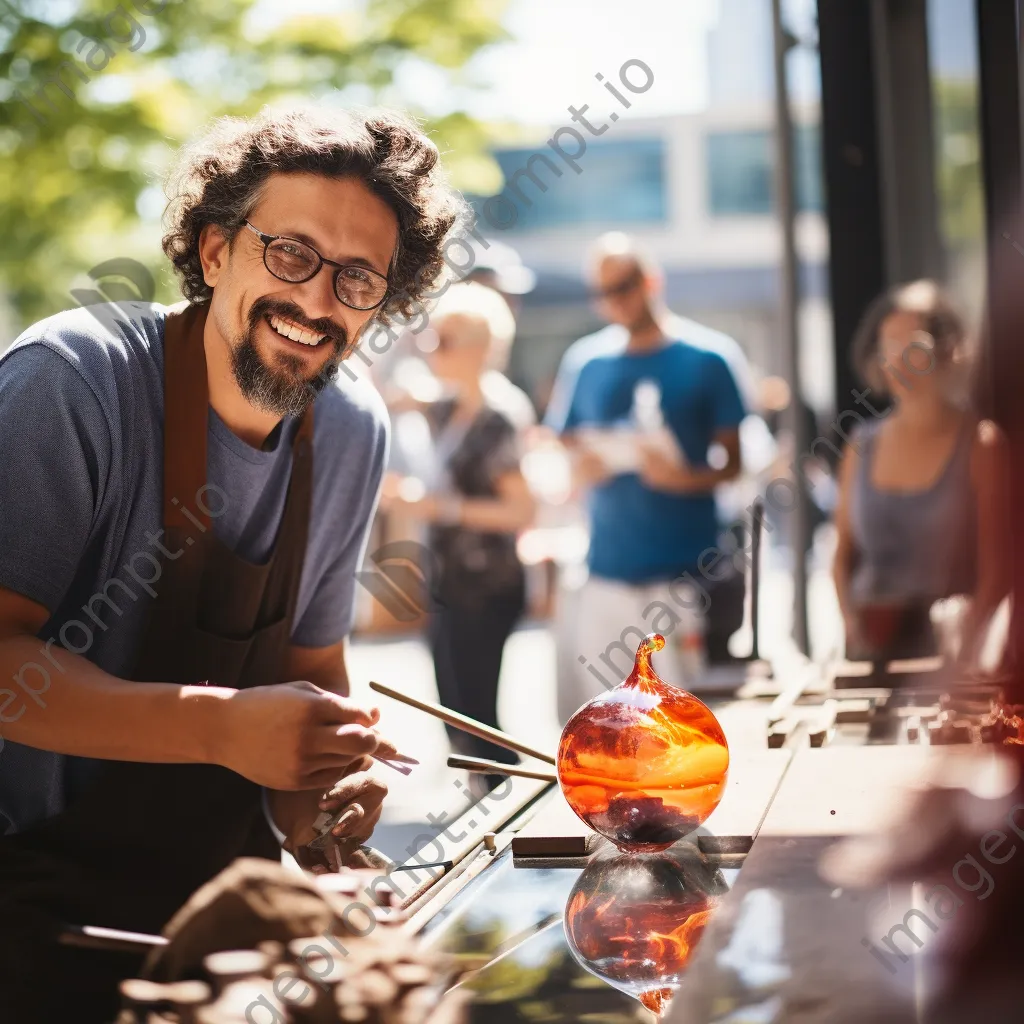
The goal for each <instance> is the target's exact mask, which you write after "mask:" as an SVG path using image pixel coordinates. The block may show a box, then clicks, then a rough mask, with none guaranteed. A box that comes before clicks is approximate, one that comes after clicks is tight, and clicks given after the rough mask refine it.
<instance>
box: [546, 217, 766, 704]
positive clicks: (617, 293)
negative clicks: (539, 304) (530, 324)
mask: <svg viewBox="0 0 1024 1024" xmlns="http://www.w3.org/2000/svg"><path fill="white" fill-rule="evenodd" d="M590 273H591V282H592V288H593V294H594V298H595V301H596V303H597V306H598V308H599V310H600V311H601V313H602V314H603V315H604V316H605V317H606V318H607V319H608V320H609V321H610V322H611V326H610V327H609V328H607V329H605V330H603V331H599V332H598V333H597V334H594V335H591V336H589V337H586V338H583V339H580V340H579V341H577V342H576V343H575V344H574V345H572V346H571V347H570V348H569V350H568V351H567V352H566V354H565V356H564V358H563V361H562V365H561V367H560V369H559V374H558V379H557V381H556V385H555V392H554V394H553V396H552V400H551V403H550V405H549V407H548V413H547V417H546V422H547V423H548V425H549V426H551V427H552V428H553V429H554V430H555V431H556V432H557V433H558V434H559V435H560V436H561V437H562V439H563V441H564V442H565V444H566V445H567V446H568V447H569V448H570V450H571V452H572V454H573V457H574V462H575V469H576V475H577V480H578V482H579V484H580V486H581V487H582V488H584V489H585V491H586V492H587V496H588V506H589V514H590V525H591V536H590V550H589V554H588V560H587V562H588V569H589V578H588V580H587V582H586V584H585V585H584V587H583V589H582V591H581V593H580V595H579V601H578V607H577V609H576V619H575V621H576V623H577V627H576V629H577V636H576V638H575V644H576V650H575V652H574V653H577V652H578V656H579V664H578V666H577V672H576V673H575V675H574V677H573V679H572V680H561V681H560V690H561V692H560V693H559V716H560V718H562V720H563V721H564V720H565V719H566V718H567V717H568V715H569V714H571V713H572V712H573V711H575V710H576V708H577V707H579V706H580V705H581V704H583V703H584V702H586V701H587V700H590V699H591V698H592V697H593V696H595V695H596V694H598V693H600V692H601V688H602V685H606V686H607V685H612V686H614V685H616V684H617V683H618V682H620V681H621V678H622V677H623V676H624V675H625V674H626V672H628V670H629V665H628V664H627V660H626V659H625V658H623V659H622V661H621V664H620V665H618V666H617V668H618V669H621V675H616V673H615V672H614V671H612V668H611V665H610V664H609V663H610V658H603V657H602V655H605V654H606V652H608V651H609V650H612V649H614V648H613V647H612V648H610V647H609V645H614V644H617V643H618V644H619V646H621V643H620V638H622V637H623V636H624V635H625V636H629V635H630V633H629V631H630V630H633V631H634V632H635V631H637V630H640V631H641V632H650V631H652V630H656V631H658V632H663V633H672V632H673V631H674V630H675V629H676V627H677V626H680V631H679V632H680V635H684V636H688V635H690V634H691V633H693V632H695V631H696V630H697V629H699V619H700V617H701V616H702V615H703V614H704V613H706V611H707V607H708V606H709V605H710V600H709V599H708V595H707V592H706V590H704V591H703V593H701V592H697V593H694V594H690V595H689V596H688V597H684V601H685V604H686V605H687V606H688V607H681V606H680V602H679V601H678V600H676V599H675V598H674V597H673V595H672V593H671V592H670V584H672V583H673V581H675V580H676V579H677V578H678V577H679V576H680V575H681V574H683V573H686V572H690V573H691V574H692V576H693V578H694V579H695V580H698V581H699V580H700V579H701V574H700V572H699V571H698V568H697V560H698V557H699V556H700V554H701V552H702V551H704V550H705V549H707V548H711V547H714V545H715V544H716V539H717V536H718V521H717V516H716V506H715V498H714V490H715V488H716V487H717V485H719V484H721V483H724V482H725V481H728V480H732V479H734V478H735V477H737V476H738V475H739V473H740V441H739V425H740V423H741V421H742V420H743V418H744V416H745V415H746V411H745V406H744V400H743V397H742V396H741V392H740V388H739V387H738V386H737V380H736V378H735V376H734V374H733V373H732V372H731V370H730V365H729V363H728V362H727V360H726V358H725V356H724V354H723V352H725V351H729V352H730V353H731V355H732V358H734V359H738V360H742V355H741V354H740V355H739V356H738V357H737V355H736V353H737V352H738V346H736V343H735V342H733V341H732V340H731V339H727V338H724V336H722V335H717V334H716V333H715V332H709V331H707V329H705V328H700V326H699V325H695V328H694V329H691V327H690V322H689V321H682V320H681V318H676V317H672V316H671V315H670V314H668V312H667V311H666V310H665V309H664V307H663V306H662V304H661V302H660V299H659V295H660V289H661V279H660V275H659V274H658V273H657V271H656V269H655V268H654V267H653V265H652V264H651V263H650V261H649V260H647V259H646V258H645V257H644V256H643V255H641V254H640V253H639V252H638V251H637V250H636V249H635V247H634V246H633V245H632V243H631V242H630V241H629V239H628V238H626V236H624V235H621V234H619V233H613V234H611V235H607V236H604V237H603V238H601V239H600V240H599V241H598V243H597V245H596V246H595V249H594V251H593V254H592V263H591V270H590ZM677 327H678V328H679V330H678V331H677V329H676V328H677ZM691 338H693V339H694V340H693V341H691ZM590 431H597V432H598V434H597V436H598V437H600V438H602V439H603V440H602V441H601V442H598V443H588V441H587V437H588V433H589V432H590ZM616 436H618V438H619V440H618V442H616ZM605 442H607V443H605ZM712 445H718V446H720V448H721V454H722V458H721V460H720V462H719V465H718V466H717V467H714V468H713V467H712V466H711V465H709V460H708V454H709V449H710V448H711V447H712ZM675 589H676V592H677V593H679V592H680V587H678V586H676V588H675ZM659 607H663V608H664V609H665V610H664V611H661V612H660V614H659V612H657V611H653V610H654V609H655V608H659ZM652 611H653V615H652ZM673 620H674V621H673ZM624 631H626V632H625V634H624ZM634 642H635V641H634ZM680 648H681V645H680V644H678V643H675V644H673V643H670V644H668V645H666V647H665V649H664V650H663V651H662V652H661V653H660V654H659V655H658V657H659V659H661V661H662V665H663V666H664V667H663V668H659V673H660V674H661V675H662V676H663V677H664V678H665V679H667V680H669V681H670V682H676V683H678V684H680V685H685V684H686V683H690V684H692V683H693V682H694V680H693V679H692V678H691V676H692V675H693V674H694V671H695V666H688V667H687V668H686V669H684V661H683V658H682V657H681V650H680ZM599 659H601V660H599ZM584 660H589V661H591V662H593V663H594V664H593V666H592V667H594V668H595V670H596V671H597V672H598V673H600V672H601V671H603V672H604V673H605V680H604V683H603V684H602V680H601V678H599V677H598V676H596V675H595V673H594V672H591V671H589V670H588V668H587V667H586V666H585V665H584V664H583V662H584ZM602 661H604V666H602ZM613 676H615V677H614V678H613Z"/></svg>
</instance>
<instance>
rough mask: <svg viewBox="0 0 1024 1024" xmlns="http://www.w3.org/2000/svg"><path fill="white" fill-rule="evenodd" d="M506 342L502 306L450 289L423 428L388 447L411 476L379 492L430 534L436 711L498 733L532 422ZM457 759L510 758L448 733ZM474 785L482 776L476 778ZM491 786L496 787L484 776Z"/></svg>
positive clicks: (425, 338)
mask: <svg viewBox="0 0 1024 1024" xmlns="http://www.w3.org/2000/svg"><path fill="white" fill-rule="evenodd" d="M514 332H515V322H514V321H513V319H512V314H511V312H510V311H509V308H508V306H507V305H506V303H505V300H504V299H503V298H502V297H501V295H499V294H498V292H496V291H494V290H493V289H491V288H487V287H485V286H484V285H482V284H477V283H468V284H456V285H453V286H452V287H451V288H449V289H448V290H447V291H446V292H445V294H444V295H442V296H441V298H440V299H439V300H438V304H437V307H436V309H435V310H434V312H433V315H432V316H431V319H430V327H429V328H427V329H426V330H424V331H423V332H422V333H421V334H420V342H421V345H422V346H423V347H424V348H425V349H426V351H427V359H428V362H429V365H430V369H431V371H432V372H433V374H434V376H435V378H436V380H437V384H438V394H437V396H436V398H434V399H433V400H432V401H428V402H422V401H421V402H419V403H417V404H418V409H419V413H420V415H421V416H422V420H420V422H421V423H424V421H425V427H426V429H425V430H423V431H420V432H418V433H417V432H416V431H415V430H414V429H406V428H407V427H408V426H409V424H408V422H406V423H403V422H402V421H401V420H399V421H397V422H396V426H395V436H396V446H398V445H402V446H404V448H405V450H404V452H403V455H404V462H405V463H406V464H407V465H412V466H415V467H416V473H417V475H416V477H406V478H404V479H401V480H398V479H394V478H389V479H388V480H387V481H386V483H385V488H384V493H383V497H382V507H383V508H384V510H385V511H389V512H394V513H395V514H396V515H401V516H403V517H407V518H411V519H414V520H418V521H419V522H421V523H423V524H425V525H426V526H427V533H428V545H429V547H430V550H431V552H432V554H433V556H434V578H433V579H432V580H431V581H430V584H431V591H432V594H433V597H434V600H435V606H434V607H433V608H432V611H431V614H430V616H429V621H428V627H427V629H428V636H429V640H430V647H431V653H432V655H433V659H434V672H435V675H436V678H437V689H438V694H439V696H440V698H441V702H442V703H443V704H444V705H445V706H447V707H449V708H452V709H453V710H454V711H459V712H461V713H463V714H466V715H469V716H470V717H472V718H475V719H477V720H478V721H480V722H483V723H485V724H486V725H492V726H497V724H498V721H497V716H498V679H499V676H500V674H501V661H502V653H503V651H504V647H505V641H506V640H507V639H508V637H509V635H510V634H511V632H512V630H513V628H514V627H515V624H516V622H517V621H518V620H519V618H520V616H521V615H522V613H523V609H524V605H525V576H524V571H523V566H522V564H521V563H520V561H519V557H518V555H517V553H516V539H517V534H518V532H519V531H521V530H523V529H525V528H526V527H527V526H529V525H530V524H531V522H532V521H533V516H534V500H533V497H532V495H531V493H530V490H529V488H528V486H527V484H526V481H525V479H524V478H523V474H522V472H521V471H520V438H521V435H522V433H523V432H524V431H525V430H526V429H528V428H529V427H530V426H531V425H532V423H533V421H534V415H533V407H532V405H531V404H530V400H529V399H528V398H527V396H526V395H525V394H524V393H523V392H522V391H520V390H519V388H517V387H515V385H513V384H512V383H510V382H509V381H508V380H507V379H506V378H505V377H504V376H503V374H502V373H501V368H502V367H504V365H505V361H506V359H507V357H508V350H509V346H510V345H511V343H512V337H513V334H514ZM448 735H449V739H450V741H451V744H452V746H453V748H454V749H456V750H457V751H458V752H459V753H462V754H467V755H470V756H474V757H485V758H490V759H491V760H497V761H502V762H504V763H515V761H516V756H515V754H513V753H512V752H510V751H507V750H504V749H502V748H500V747H496V746H494V745H493V744H491V743H488V742H486V741H485V740H480V739H477V738H476V737H472V736H467V735H466V734H465V733H463V732H461V731H459V730H456V729H451V728H449V730H448ZM474 778H479V777H476V776H475V777H474ZM486 780H487V782H488V784H489V785H491V786H493V785H494V784H496V783H497V782H498V781H500V776H498V777H491V776H487V777H486Z"/></svg>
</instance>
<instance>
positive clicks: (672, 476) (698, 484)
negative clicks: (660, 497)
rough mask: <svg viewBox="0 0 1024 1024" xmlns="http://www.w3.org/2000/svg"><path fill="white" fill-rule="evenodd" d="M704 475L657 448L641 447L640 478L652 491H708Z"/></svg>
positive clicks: (673, 492)
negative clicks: (675, 460)
mask: <svg viewBox="0 0 1024 1024" xmlns="http://www.w3.org/2000/svg"><path fill="white" fill-rule="evenodd" d="M703 476H704V474H701V473H699V472H694V470H693V469H692V467H690V466H689V465H680V464H679V463H677V462H674V461H673V460H672V459H670V458H669V457H668V456H667V455H665V453H664V452H662V451H661V450H659V449H657V448H647V447H642V448H641V449H640V479H641V481H642V482H643V483H644V484H645V485H646V486H648V487H650V488H651V490H652V491H666V492H668V493H669V494H690V493H694V492H699V491H706V490H709V489H710V488H709V487H708V486H707V485H706V484H705V483H704V481H703Z"/></svg>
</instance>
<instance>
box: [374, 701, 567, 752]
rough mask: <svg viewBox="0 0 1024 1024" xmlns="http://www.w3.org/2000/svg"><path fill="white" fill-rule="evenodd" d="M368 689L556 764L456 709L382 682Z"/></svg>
mask: <svg viewBox="0 0 1024 1024" xmlns="http://www.w3.org/2000/svg"><path fill="white" fill-rule="evenodd" d="M370 689H371V690H376V691H377V693H383V694H384V696H385V697H391V698H392V699H394V700H397V701H401V702H402V703H403V704H408V705H409V707H411V708H416V709H417V710H419V711H424V712H426V713H427V714H428V715H433V717H434V718H440V719H441V721H442V722H445V723H447V724H448V725H450V726H452V727H454V728H456V729H461V730H462V731H463V732H466V733H469V735H470V736H476V737H478V738H479V739H483V740H490V742H491V743H494V744H496V745H497V746H499V747H504V748H505V749H506V750H514V751H515V752H516V753H517V754H526V756H527V757H535V758H537V760H538V761H546V762H547V763H548V764H556V761H555V759H554V757H553V756H552V755H551V754H546V753H544V751H542V750H537V749H536V748H535V747H531V746H530V745H529V744H527V743H523V742H522V741H521V740H517V739H516V738H515V737H514V736H510V735H509V734H508V733H507V732H502V731H501V730H500V729H494V728H492V727H491V726H489V725H484V724H483V723H482V722H478V721H477V720H476V719H475V718H470V717H469V716H468V715H460V714H459V713H458V712H457V711H449V710H448V708H443V707H441V705H440V704H432V703H430V701H426V700H418V699H417V698H416V697H410V696H409V695H408V694H405V693H402V692H401V691H399V690H392V689H391V687H390V686H385V685H384V684H383V683H373V682H371V683H370Z"/></svg>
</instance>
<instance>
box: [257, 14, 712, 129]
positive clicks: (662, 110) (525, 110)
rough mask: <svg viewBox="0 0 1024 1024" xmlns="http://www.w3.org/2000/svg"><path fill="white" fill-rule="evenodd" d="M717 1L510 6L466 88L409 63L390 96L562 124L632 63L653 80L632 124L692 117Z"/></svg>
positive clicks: (700, 102)
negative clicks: (503, 35) (571, 109)
mask: <svg viewBox="0 0 1024 1024" xmlns="http://www.w3.org/2000/svg"><path fill="white" fill-rule="evenodd" d="M717 5H718V0H511V3H510V4H509V7H508V11H507V13H506V17H505V26H506V28H507V29H508V30H509V32H510V33H511V34H512V35H513V36H514V37H515V38H514V40H513V41H510V42H508V43H504V44H498V45H496V46H492V47H488V48H486V49H485V50H483V51H481V53H479V54H478V55H477V57H476V58H475V59H474V60H473V61H472V62H471V64H470V65H469V67H468V68H467V69H466V76H465V77H466V79H467V81H468V82H472V83H475V84H476V85H478V86H480V88H478V89H473V88H471V87H469V86H468V85H467V86H466V87H463V88H457V89H455V90H453V89H452V88H451V87H450V86H449V85H448V84H447V79H446V78H445V77H444V76H442V75H438V74H436V73H434V71H433V69H432V68H430V67H429V66H426V65H422V64H419V63H418V62H411V63H410V64H409V65H407V66H406V67H405V68H403V69H402V72H401V74H400V76H399V79H398V82H397V86H398V95H396V96H394V97H390V96H389V97H388V98H387V102H392V103H397V102H400V101H401V99H403V98H409V99H413V100H415V102H416V103H417V104H418V105H419V106H421V107H422V108H423V109H424V110H425V112H426V113H428V114H431V115H440V114H444V113H447V112H449V111H451V110H453V109H464V110H466V111H467V112H468V113H470V114H473V115H474V116H477V117H479V118H481V119H487V120H504V119H509V120H514V121H519V122H521V123H524V124H530V125H533V124H536V125H545V126H547V125H550V124H556V123H563V122H565V121H566V120H567V119H568V118H567V113H566V108H567V107H568V106H569V105H575V106H577V107H579V106H581V105H582V104H584V103H588V102H589V103H592V104H593V109H594V110H599V109H603V107H601V106H600V104H601V102H602V100H603V99H607V100H608V102H609V103H612V104H613V109H614V104H615V101H614V100H613V99H612V97H611V96H610V95H606V94H604V92H603V89H602V86H601V85H600V84H598V82H597V81H596V80H595V78H594V75H595V74H597V73H602V74H603V75H604V76H605V78H606V80H608V81H611V82H613V83H615V84H618V75H619V68H620V67H621V66H622V64H623V62H625V61H627V60H629V59H631V58H635V59H638V60H641V61H643V62H644V63H645V64H647V65H648V66H649V67H650V68H651V71H652V72H653V74H654V84H653V85H652V86H651V88H650V90H649V91H648V92H646V93H644V94H642V95H639V96H637V97H635V99H636V101H637V102H636V104H635V107H634V109H633V111H631V113H633V114H634V115H635V116H638V117H647V116H654V115H659V114H669V113H682V112H686V111H692V110H697V109H700V108H701V107H702V106H704V104H705V103H706V99H707V71H706V59H705V33H706V30H707V27H708V26H709V25H710V24H712V23H713V22H714V20H715V15H716V11H717ZM355 6H360V0H341V3H339V2H338V0H333V2H331V0H293V2H292V3H290V4H288V5H286V9H287V10H288V11H289V12H291V13H294V12H295V11H297V10H299V11H303V12H305V11H316V12H317V13H331V12H338V11H339V10H341V11H344V10H346V9H351V8H352V7H355ZM281 16H282V6H281V5H280V3H275V2H274V0H263V3H262V4H261V5H260V14H259V15H258V16H257V17H256V18H255V19H254V20H256V21H257V23H259V24H260V26H261V27H263V26H265V25H267V24H270V23H273V22H274V21H277V20H280V18H281Z"/></svg>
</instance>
